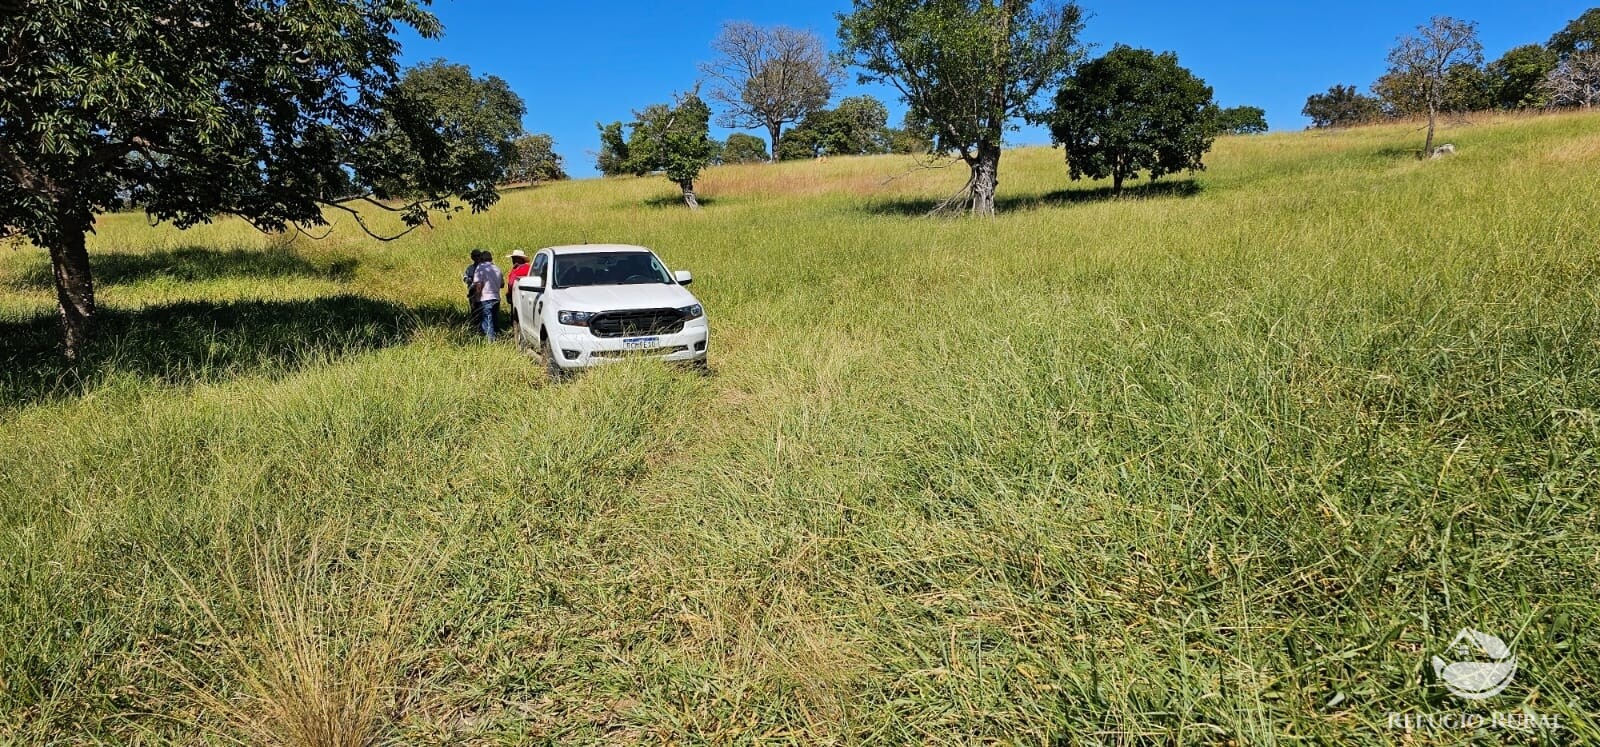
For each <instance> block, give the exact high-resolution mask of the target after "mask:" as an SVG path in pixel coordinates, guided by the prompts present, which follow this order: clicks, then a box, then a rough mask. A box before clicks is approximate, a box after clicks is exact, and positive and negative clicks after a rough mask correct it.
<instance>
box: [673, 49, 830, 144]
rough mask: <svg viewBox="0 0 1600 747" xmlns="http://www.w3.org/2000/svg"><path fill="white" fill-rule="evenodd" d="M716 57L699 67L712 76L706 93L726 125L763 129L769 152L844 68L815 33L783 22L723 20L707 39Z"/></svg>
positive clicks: (822, 101) (823, 98)
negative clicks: (712, 37)
mask: <svg viewBox="0 0 1600 747" xmlns="http://www.w3.org/2000/svg"><path fill="white" fill-rule="evenodd" d="M711 47H712V49H714V50H716V52H717V59H716V60H715V61H713V62H710V63H706V64H704V65H701V66H700V69H701V71H702V72H704V73H705V74H706V75H707V76H709V77H710V79H711V83H712V85H711V88H710V89H709V91H708V93H707V95H708V96H709V97H710V98H711V100H712V101H716V102H717V103H719V104H721V105H722V107H723V111H722V114H721V116H720V117H718V122H719V123H720V124H722V125H723V126H725V127H734V128H740V129H743V128H755V127H760V128H764V129H765V130H766V131H767V133H768V136H769V137H770V138H771V145H772V153H773V154H776V153H777V152H778V148H779V147H780V146H781V144H782V137H783V127H784V125H787V124H790V123H793V122H799V121H800V120H802V119H804V118H805V117H806V115H808V114H810V113H812V112H814V111H816V110H818V109H821V108H823V107H825V106H827V105H828V99H829V98H830V97H832V96H833V87H834V85H835V84H836V83H838V82H839V80H840V79H842V78H843V77H844V72H843V70H842V69H841V68H840V67H839V65H838V64H837V63H835V62H834V61H833V60H832V59H830V58H829V57H828V53H827V50H825V49H824V48H823V46H822V40H821V39H820V38H818V37H817V35H816V34H813V33H811V32H810V31H804V30H801V29H792V28H789V27H787V26H773V27H770V28H767V27H761V26H757V25H755V24H753V23H746V22H743V21H733V22H729V23H725V24H723V26H722V31H721V32H720V33H718V34H717V38H716V39H715V40H714V41H712V43H711Z"/></svg>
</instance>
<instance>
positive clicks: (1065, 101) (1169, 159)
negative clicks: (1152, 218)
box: [1049, 45, 1218, 195]
mask: <svg viewBox="0 0 1600 747" xmlns="http://www.w3.org/2000/svg"><path fill="white" fill-rule="evenodd" d="M1217 114H1218V111H1217V105H1216V104H1215V103H1213V102H1212V100H1211V87H1210V86H1208V85H1206V83H1205V81H1203V80H1201V79H1200V78H1198V77H1196V76H1195V75H1194V73H1191V72H1189V71H1188V70H1186V69H1184V68H1183V67H1182V66H1180V65H1179V64H1178V56H1177V55H1175V54H1173V53H1171V52H1164V53H1162V54H1159V55H1158V54H1156V53H1154V52H1152V51H1150V50H1148V49H1134V48H1132V47H1127V46H1122V45H1117V47H1115V48H1114V49H1112V50H1111V51H1110V52H1108V53H1107V54H1106V55H1105V56H1104V57H1101V58H1100V59H1097V60H1094V61H1091V62H1089V63H1087V64H1085V65H1084V66H1083V67H1082V68H1080V69H1079V70H1078V71H1077V72H1076V73H1074V74H1073V75H1072V77H1070V78H1068V79H1067V81H1066V83H1065V84H1064V85H1063V86H1062V87H1061V90H1060V92H1059V93H1057V94H1056V98H1055V110H1054V111H1053V112H1051V113H1050V116H1049V124H1050V137H1051V139H1052V140H1053V141H1054V142H1055V143H1056V144H1057V145H1059V146H1061V149H1062V150H1064V151H1066V157H1067V168H1068V170H1069V172H1070V173H1071V175H1072V178H1073V179H1074V180H1077V179H1081V178H1083V177H1089V178H1090V179H1105V178H1107V177H1109V178H1110V179H1111V192H1112V194H1113V195H1121V194H1122V183H1123V182H1124V181H1125V180H1127V179H1137V178H1138V175H1139V172H1140V171H1149V172H1150V178H1151V179H1159V178H1160V177H1162V176H1165V175H1167V174H1172V173H1177V172H1179V171H1196V170H1199V169H1204V168H1205V164H1204V163H1202V162H1201V159H1202V158H1203V157H1204V156H1205V153H1206V151H1208V150H1210V149H1211V144H1212V142H1213V141H1214V140H1215V139H1216V125H1217Z"/></svg>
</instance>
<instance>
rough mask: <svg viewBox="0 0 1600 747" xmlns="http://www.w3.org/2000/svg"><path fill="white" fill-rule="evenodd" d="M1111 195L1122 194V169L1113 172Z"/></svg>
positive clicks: (1118, 195)
mask: <svg viewBox="0 0 1600 747" xmlns="http://www.w3.org/2000/svg"><path fill="white" fill-rule="evenodd" d="M1111 196H1112V197H1121V196H1122V171H1121V170H1120V169H1118V170H1116V171H1113V172H1111Z"/></svg>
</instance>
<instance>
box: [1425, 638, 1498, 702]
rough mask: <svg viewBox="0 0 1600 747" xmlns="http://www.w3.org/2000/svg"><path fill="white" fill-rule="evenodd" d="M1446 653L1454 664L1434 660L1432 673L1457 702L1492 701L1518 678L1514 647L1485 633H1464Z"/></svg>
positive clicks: (1442, 659)
mask: <svg viewBox="0 0 1600 747" xmlns="http://www.w3.org/2000/svg"><path fill="white" fill-rule="evenodd" d="M1444 653H1445V655H1446V656H1449V657H1451V658H1452V659H1454V660H1453V661H1446V660H1445V659H1444V658H1442V657H1439V656H1435V657H1433V673H1434V674H1436V675H1438V676H1439V679H1440V681H1442V682H1444V686H1445V687H1446V688H1448V689H1449V690H1450V692H1451V694H1453V695H1455V696H1456V697H1458V698H1465V699H1467V700H1483V699H1485V698H1492V697H1494V696H1496V695H1499V694H1500V692H1501V691H1503V690H1505V689H1506V687H1507V686H1508V685H1510V684H1511V679H1512V678H1513V677H1515V676H1516V674H1517V657H1515V656H1513V655H1512V653H1511V647H1510V646H1507V645H1506V642H1505V641H1502V640H1500V639H1499V638H1497V637H1495V636H1492V635H1489V634H1488V633H1484V632H1482V631H1477V630H1473V629H1471V628H1467V629H1464V630H1462V631H1461V632H1459V633H1457V634H1456V638H1455V640H1453V641H1451V642H1450V645H1449V647H1447V648H1446V649H1445V650H1444Z"/></svg>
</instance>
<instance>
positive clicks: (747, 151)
mask: <svg viewBox="0 0 1600 747" xmlns="http://www.w3.org/2000/svg"><path fill="white" fill-rule="evenodd" d="M770 160H772V154H770V153H768V152H767V141H765V140H762V139H761V138H758V137H756V136H755V135H748V134H745V133H743V132H735V133H733V134H731V135H729V136H728V141H727V142H725V143H723V144H722V155H721V161H722V163H760V162H763V161H770Z"/></svg>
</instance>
